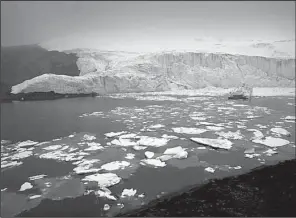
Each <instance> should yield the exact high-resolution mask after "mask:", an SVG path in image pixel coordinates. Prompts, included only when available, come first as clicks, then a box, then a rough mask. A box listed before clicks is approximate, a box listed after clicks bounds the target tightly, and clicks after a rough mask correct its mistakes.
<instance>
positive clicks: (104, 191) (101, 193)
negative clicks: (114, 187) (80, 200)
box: [95, 187, 117, 201]
mask: <svg viewBox="0 0 296 218" xmlns="http://www.w3.org/2000/svg"><path fill="white" fill-rule="evenodd" d="M95 194H96V195H99V196H100V197H105V198H107V199H110V200H113V201H116V200H117V199H116V197H115V196H113V195H112V192H111V191H110V190H109V189H108V188H106V187H103V188H102V189H101V190H98V191H96V192H95Z"/></svg>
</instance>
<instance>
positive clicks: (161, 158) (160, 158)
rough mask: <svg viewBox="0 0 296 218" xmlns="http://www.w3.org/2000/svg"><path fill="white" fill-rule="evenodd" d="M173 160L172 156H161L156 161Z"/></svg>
mask: <svg viewBox="0 0 296 218" xmlns="http://www.w3.org/2000/svg"><path fill="white" fill-rule="evenodd" d="M172 158H173V156H172V155H161V156H159V157H157V158H156V159H158V160H161V161H167V160H169V159H172Z"/></svg>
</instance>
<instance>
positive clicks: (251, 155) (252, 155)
mask: <svg viewBox="0 0 296 218" xmlns="http://www.w3.org/2000/svg"><path fill="white" fill-rule="evenodd" d="M259 156H261V154H245V157H247V158H254V157H259Z"/></svg>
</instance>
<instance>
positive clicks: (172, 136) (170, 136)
mask: <svg viewBox="0 0 296 218" xmlns="http://www.w3.org/2000/svg"><path fill="white" fill-rule="evenodd" d="M161 137H162V138H165V139H178V138H179V137H178V136H174V135H167V134H163V135H162V136H161Z"/></svg>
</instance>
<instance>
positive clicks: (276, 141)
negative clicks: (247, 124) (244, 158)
mask: <svg viewBox="0 0 296 218" xmlns="http://www.w3.org/2000/svg"><path fill="white" fill-rule="evenodd" d="M253 142H254V143H258V144H263V145H266V146H268V147H280V146H284V145H287V144H289V143H290V142H289V141H288V140H285V139H281V138H274V137H271V136H268V137H266V138H265V139H256V140H253Z"/></svg>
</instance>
